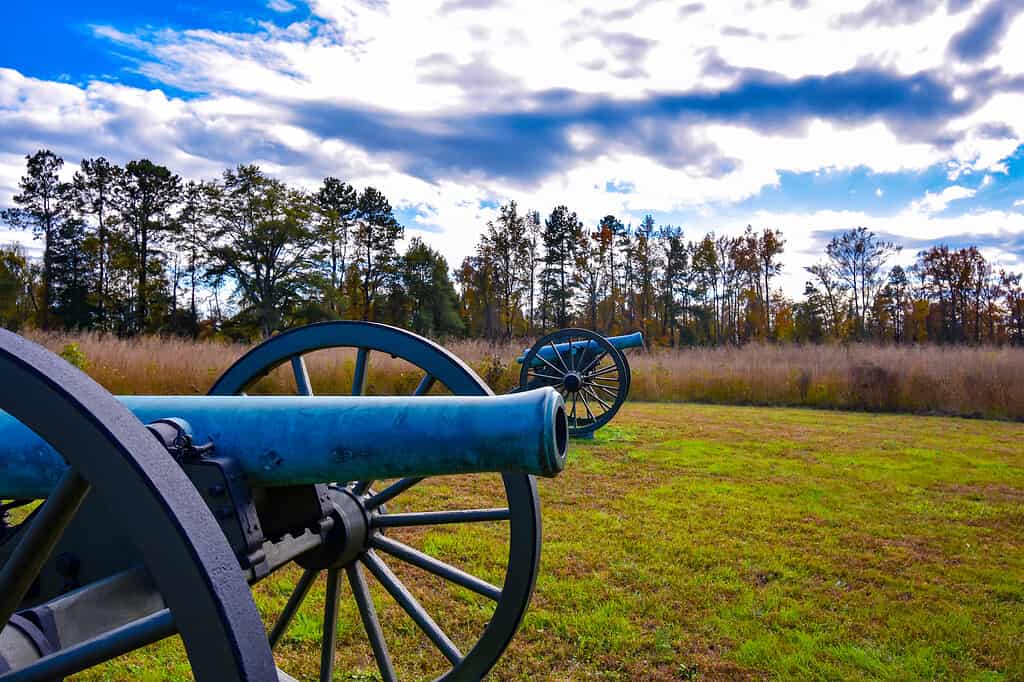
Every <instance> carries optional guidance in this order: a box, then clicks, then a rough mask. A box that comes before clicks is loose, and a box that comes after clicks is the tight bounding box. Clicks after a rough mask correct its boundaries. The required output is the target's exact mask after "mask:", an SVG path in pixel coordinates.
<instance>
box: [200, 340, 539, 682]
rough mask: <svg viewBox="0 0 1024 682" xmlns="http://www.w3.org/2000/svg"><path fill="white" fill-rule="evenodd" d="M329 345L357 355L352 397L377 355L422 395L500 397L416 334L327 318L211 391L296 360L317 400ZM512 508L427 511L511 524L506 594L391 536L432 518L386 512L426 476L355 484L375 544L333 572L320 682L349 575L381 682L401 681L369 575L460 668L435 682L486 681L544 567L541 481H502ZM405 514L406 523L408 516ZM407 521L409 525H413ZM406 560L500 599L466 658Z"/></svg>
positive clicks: (291, 608) (326, 673) (442, 519)
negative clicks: (407, 375)
mask: <svg viewBox="0 0 1024 682" xmlns="http://www.w3.org/2000/svg"><path fill="white" fill-rule="evenodd" d="M327 348H353V349H356V351H357V354H356V364H355V370H354V377H353V387H352V394H353V395H363V394H364V393H365V388H366V384H367V368H368V366H369V356H370V354H371V353H383V354H386V355H389V356H391V357H395V358H400V359H402V360H405V361H406V362H409V363H410V364H412V365H414V366H415V367H417V368H419V369H420V370H422V371H423V373H424V375H423V378H422V380H421V381H420V383H419V385H418V386H417V388H416V390H415V391H414V393H413V395H424V394H426V393H427V392H429V391H430V390H431V388H432V387H433V386H434V385H435V384H440V385H442V386H444V387H446V388H447V389H448V390H449V391H451V393H453V394H455V395H493V393H492V391H491V390H490V388H488V386H487V384H486V383H484V381H483V380H482V379H481V378H480V377H479V376H477V375H476V373H475V372H473V370H472V369H470V368H469V367H468V366H467V365H466V364H465V363H463V362H462V361H461V360H459V358H457V357H456V356H454V355H453V354H451V353H450V352H448V351H447V350H445V349H444V348H442V347H441V346H439V345H437V344H435V343H433V342H432V341H430V340H428V339H425V338H423V337H421V336H418V335H416V334H413V333H411V332H407V331H404V330H402V329H398V328H395V327H390V326H388V325H383V324H377V323H372V322H353V321H338V322H322V323H318V324H312V325H308V326H306V327H301V328H298V329H293V330H291V331H288V332H285V333H283V334H280V335H278V336H275V337H273V338H272V339H269V340H268V341H266V342H264V343H263V344H261V345H259V346H257V347H255V348H253V349H252V350H251V351H249V352H248V353H247V354H246V355H244V356H243V357H242V358H240V359H239V360H238V361H237V362H236V363H235V364H234V365H233V366H232V367H230V368H229V369H228V370H227V371H226V372H225V373H224V374H223V375H222V376H221V377H220V378H219V379H218V380H217V382H216V383H215V384H214V386H213V388H212V389H210V394H211V395H236V394H240V393H243V392H245V391H246V390H247V389H248V388H249V387H250V386H252V385H253V384H255V383H256V382H257V381H258V380H259V379H260V378H262V377H263V376H266V374H267V373H269V372H270V371H271V370H273V369H274V368H275V367H278V366H280V365H283V364H284V363H290V365H291V370H292V372H293V374H294V377H295V383H296V387H297V389H298V392H299V393H300V394H302V395H313V390H312V387H311V384H310V380H309V374H308V371H307V369H306V364H305V360H304V359H303V356H304V355H305V354H308V353H311V352H313V351H317V350H322V349H327ZM501 479H502V483H503V487H504V493H505V497H506V500H507V508H504V509H474V510H461V511H443V512H428V515H432V518H431V519H430V521H431V522H432V523H444V524H450V523H462V522H465V523H478V522H495V521H497V522H507V523H508V524H509V547H508V564H507V568H506V573H505V579H504V583H503V585H502V586H501V587H500V588H498V587H496V586H493V585H490V584H488V583H486V582H484V581H482V580H480V579H478V578H476V577H475V576H472V575H469V574H467V573H464V572H463V571H461V570H460V569H457V568H455V567H452V566H449V565H448V564H445V563H443V562H441V561H439V560H438V559H435V558H433V557H431V556H429V555H426V554H425V553H423V552H421V551H420V550H417V549H414V548H412V547H409V546H407V545H404V544H403V543H401V542H398V541H396V540H394V539H391V538H388V537H387V536H385V535H384V534H383V532H382V531H383V530H384V529H385V528H388V527H397V526H403V525H413V524H415V525H421V524H422V523H423V522H424V517H422V516H421V517H419V518H418V519H411V516H412V515H399V514H393V515H391V517H392V518H389V515H388V514H387V513H386V510H385V509H384V508H383V507H382V506H380V503H381V502H384V501H386V500H391V499H394V498H395V497H396V496H397V495H399V494H401V492H403V491H405V490H406V489H408V488H410V487H412V486H413V485H415V484H416V483H417V482H418V481H419V479H402V480H399V481H398V482H396V483H393V484H392V485H390V486H388V487H387V488H385V489H384V490H382V491H380V492H374V491H373V490H371V487H370V486H371V485H372V483H373V482H372V481H357V482H349V483H348V484H347V485H346V487H347V489H348V490H349V491H351V492H352V493H354V494H355V495H357V496H359V497H360V499H361V500H363V503H364V505H368V506H371V507H375V508H376V513H375V514H373V515H372V516H371V519H372V521H371V524H372V525H371V528H370V539H369V543H368V544H369V547H368V548H367V549H366V551H365V552H363V553H362V554H360V555H359V556H358V557H356V559H355V560H353V561H351V562H350V563H349V564H348V565H346V566H344V567H343V569H338V568H330V569H328V570H327V573H328V575H327V581H328V582H327V603H326V604H325V608H324V623H325V626H324V633H325V636H324V638H323V642H322V645H321V647H322V652H321V653H322V655H321V671H320V679H321V680H330V679H331V677H332V675H333V666H334V655H333V654H334V636H333V633H334V632H335V630H336V624H337V612H338V609H337V601H336V600H337V598H338V594H339V593H340V591H341V590H340V587H341V579H342V573H344V574H345V575H346V576H347V578H348V581H349V584H350V586H351V589H352V594H353V597H354V599H355V601H356V605H357V607H358V609H359V612H360V616H361V618H362V622H363V627H364V629H365V630H366V633H367V636H368V638H369V641H370V645H371V647H372V650H373V654H374V658H375V659H376V661H377V666H378V668H379V670H380V674H381V677H382V678H383V679H384V680H385V682H388V681H390V680H396V679H397V676H396V673H395V669H394V664H393V661H392V654H391V653H390V652H389V650H388V648H387V643H386V641H385V637H384V633H383V632H382V629H381V625H380V622H379V620H378V618H377V616H376V613H375V609H374V605H373V599H372V598H371V597H370V593H369V591H368V589H367V582H366V573H365V571H364V569H368V570H369V572H370V574H372V575H373V577H375V578H376V579H377V580H378V581H379V582H381V583H382V585H383V586H384V587H385V588H386V589H387V591H388V592H389V594H390V595H391V596H392V597H393V598H394V599H395V601H397V602H398V603H399V605H400V606H401V607H402V608H403V609H404V610H405V611H406V612H407V613H408V614H409V616H410V617H411V618H412V619H413V620H414V621H415V622H416V624H417V625H418V626H419V627H420V629H421V630H423V632H424V633H425V634H426V635H427V636H428V637H429V638H430V639H431V641H433V643H434V644H435V646H437V648H438V649H439V650H440V651H441V653H442V654H443V655H444V656H445V658H447V659H448V661H449V662H450V664H451V666H452V667H451V668H450V669H449V670H448V671H447V672H446V673H444V674H442V675H440V676H439V677H438V678H436V679H437V680H438V681H441V680H443V681H445V682H449V681H455V680H466V681H469V680H479V679H481V678H482V677H483V676H484V675H486V674H487V672H488V671H489V670H490V669H491V668H492V667H493V666H494V664H495V663H496V662H497V661H498V658H499V657H500V656H501V654H502V653H503V652H504V651H505V649H506V648H507V647H508V645H509V642H510V641H511V639H512V637H513V636H514V635H515V632H516V630H517V629H518V627H519V624H520V622H521V621H522V618H523V615H524V613H525V612H526V608H527V605H528V604H529V601H530V597H531V595H532V593H533V586H534V581H535V580H536V576H537V569H538V564H539V561H540V544H541V521H540V506H539V502H538V497H537V489H536V484H535V482H534V479H533V477H532V476H526V475H519V474H514V475H510V474H506V475H502V476H501ZM402 517H404V519H403V518H402ZM406 519H408V524H407V523H406ZM381 554H387V555H388V556H389V558H392V559H398V560H400V561H403V562H405V563H408V564H411V565H414V566H417V567H418V568H420V569H423V570H425V571H428V572H430V573H433V574H434V575H436V576H440V577H442V578H445V579H447V580H449V581H451V582H453V583H455V584H458V585H461V586H463V587H466V588H467V589H470V590H472V591H474V592H477V593H479V594H482V595H484V596H487V597H489V598H490V599H492V600H494V601H496V603H497V604H496V607H495V610H494V612H493V614H492V615H491V617H490V620H489V621H488V622H487V624H486V627H485V628H484V629H483V633H482V635H481V636H480V638H479V640H477V642H476V644H475V645H474V646H473V647H472V649H470V650H469V651H468V652H466V653H465V654H463V653H462V652H460V651H459V650H458V649H457V647H456V646H455V645H454V644H453V643H452V642H451V640H450V639H449V638H448V636H447V635H446V634H445V633H444V631H443V630H442V629H441V627H440V626H439V625H437V623H436V622H434V621H433V619H432V618H431V617H430V616H429V615H428V614H427V612H426V611H425V610H424V609H423V607H422V606H421V605H420V604H419V602H417V600H416V598H415V597H414V596H413V595H412V594H411V593H410V592H409V590H408V589H407V588H406V587H405V586H404V585H403V584H402V583H401V581H400V580H399V579H398V578H397V576H395V575H394V574H393V573H392V572H391V570H390V569H389V568H388V566H387V564H386V563H385V562H384V561H383V559H382V558H381ZM318 573H319V571H318V570H317V569H307V570H306V572H305V574H304V575H303V576H302V578H301V579H300V581H299V583H298V584H297V585H296V587H295V591H294V593H293V594H292V597H291V598H290V599H289V601H288V604H287V605H286V606H285V609H284V612H283V613H282V614H281V616H280V617H279V618H278V621H277V623H276V624H275V625H274V627H273V629H272V631H271V644H272V645H273V644H276V643H277V641H278V639H279V638H280V636H281V634H282V633H283V632H284V630H285V629H286V628H287V627H288V624H289V622H290V621H291V618H292V617H293V616H294V615H295V612H296V611H297V610H298V608H299V606H300V605H301V603H302V600H303V598H304V596H305V594H306V591H308V589H309V586H310V584H311V583H312V582H313V580H314V579H315V578H316V577H317V574H318Z"/></svg>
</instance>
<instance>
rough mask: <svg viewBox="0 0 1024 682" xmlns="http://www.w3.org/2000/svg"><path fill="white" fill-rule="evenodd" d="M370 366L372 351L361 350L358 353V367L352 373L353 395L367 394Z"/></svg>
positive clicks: (367, 349)
mask: <svg viewBox="0 0 1024 682" xmlns="http://www.w3.org/2000/svg"><path fill="white" fill-rule="evenodd" d="M369 364H370V349H369V348H360V349H359V350H358V351H357V352H356V366H355V370H354V371H353V372H352V395H363V394H364V393H366V369H367V366H368V365H369Z"/></svg>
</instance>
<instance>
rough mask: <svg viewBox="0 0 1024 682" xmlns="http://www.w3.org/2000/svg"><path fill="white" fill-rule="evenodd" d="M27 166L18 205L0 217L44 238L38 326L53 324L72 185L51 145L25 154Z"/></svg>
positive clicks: (19, 185) (16, 199) (70, 206)
mask: <svg viewBox="0 0 1024 682" xmlns="http://www.w3.org/2000/svg"><path fill="white" fill-rule="evenodd" d="M25 160H26V161H27V170H26V173H25V175H24V176H22V178H21V180H20V181H19V182H18V188H19V189H20V190H21V191H20V192H19V193H18V194H16V195H14V203H16V204H18V206H19V208H13V209H6V210H4V211H3V212H2V213H0V219H2V220H3V221H4V222H6V223H8V224H10V225H12V226H14V227H16V228H19V229H30V230H32V234H33V236H34V237H35V238H36V239H42V240H43V269H42V287H43V301H42V307H41V309H40V310H39V326H40V327H42V328H43V329H49V328H50V327H51V326H52V311H53V309H54V304H55V293H56V292H55V287H54V282H53V257H54V253H55V251H56V249H57V247H58V244H57V240H58V238H59V237H60V228H61V225H62V224H63V223H64V221H65V220H67V219H68V218H69V217H70V214H71V209H72V204H71V202H70V201H69V186H68V185H67V183H64V182H61V181H60V178H59V177H58V173H59V172H60V169H61V167H63V166H64V160H63V159H62V158H60V157H59V156H57V155H56V154H54V153H53V152H51V151H50V150H49V149H41V150H39V151H37V152H36V153H35V154H31V155H29V156H26V157H25Z"/></svg>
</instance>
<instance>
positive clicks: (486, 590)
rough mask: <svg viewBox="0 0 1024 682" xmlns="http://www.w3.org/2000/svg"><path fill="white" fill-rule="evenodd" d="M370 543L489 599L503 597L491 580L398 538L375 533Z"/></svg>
mask: <svg viewBox="0 0 1024 682" xmlns="http://www.w3.org/2000/svg"><path fill="white" fill-rule="evenodd" d="M370 544H371V545H372V546H373V547H374V548H375V549H379V550H381V551H382V552H387V553H388V554H390V555H391V556H393V557H395V558H397V559H401V560H402V561H404V562H405V563H407V564H412V565H413V566H416V567H417V568H422V569H423V570H424V571H427V572H428V573H433V574H434V575H436V576H439V577H441V578H444V579H445V580H448V581H451V582H453V583H455V584H456V585H460V586H462V587H465V588H466V589H467V590H471V591H473V592H476V593H477V594H480V595H483V596H485V597H487V598H488V599H493V600H494V601H499V600H500V599H501V590H500V589H499V588H497V587H495V586H494V585H492V584H490V583H489V582H487V581H485V580H481V579H480V578H477V577H476V576H475V575H471V574H469V573H466V572H465V571H463V570H461V569H458V568H455V567H454V566H451V565H449V564H446V563H445V562H443V561H441V560H439V559H435V558H434V557H432V556H430V555H428V554H424V553H423V552H421V551H419V550H418V549H415V548H413V547H410V546H409V545H406V544H404V543H401V542H398V541H397V540H392V539H391V538H388V537H385V536H383V535H380V534H377V535H375V536H374V537H373V540H371V541H370Z"/></svg>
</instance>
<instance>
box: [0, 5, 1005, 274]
mask: <svg viewBox="0 0 1024 682" xmlns="http://www.w3.org/2000/svg"><path fill="white" fill-rule="evenodd" d="M303 5H304V7H305V6H307V5H308V9H309V11H308V12H306V11H303V12H301V13H300V12H295V9H296V8H297V3H295V2H293V1H291V0H268V1H267V6H268V7H269V8H270V9H272V10H274V11H276V12H279V13H281V15H282V16H281V21H279V23H278V24H265V25H262V26H261V27H260V28H259V29H258V30H254V31H251V32H228V31H221V30H212V29H209V28H204V27H201V26H196V27H189V28H185V29H178V28H166V27H159V26H156V27H146V28H143V29H138V28H136V27H132V26H122V25H118V24H116V23H115V24H114V25H98V26H94V28H93V38H92V39H94V40H98V41H102V42H104V43H105V44H107V45H109V46H110V47H111V49H114V50H117V51H118V52H119V53H124V54H126V55H128V56H129V57H130V61H127V62H126V68H130V69H135V70H137V71H139V72H141V73H142V74H143V75H145V76H148V77H149V78H150V79H151V80H152V81H153V82H154V83H155V86H154V87H153V88H152V89H149V90H146V89H141V88H134V87H128V86H125V85H120V84H118V83H111V82H101V81H92V82H90V81H89V80H88V79H84V80H83V81H82V84H80V85H72V84H67V83H56V82H52V81H46V80H40V79H35V78H30V77H28V76H26V75H24V74H22V73H19V72H17V71H13V70H11V69H2V68H0V204H6V203H8V202H9V200H10V196H11V195H12V193H13V191H14V187H15V185H16V182H17V177H18V175H19V174H20V172H21V170H22V168H23V158H22V157H23V155H24V154H25V153H26V152H28V151H32V150H33V149H35V148H37V147H44V146H46V147H52V148H54V149H56V150H58V151H60V152H61V153H62V154H64V155H65V157H66V158H68V159H69V161H77V160H78V159H80V158H82V157H86V156H91V155H95V154H105V155H107V156H109V157H111V158H113V159H114V160H117V161H126V160H128V158H134V157H139V156H149V157H151V158H154V159H155V160H158V161H160V162H162V163H166V164H168V165H170V166H172V167H174V168H175V169H177V170H179V171H180V172H183V173H185V174H187V175H190V176H193V177H209V176H211V175H214V174H216V173H218V172H220V171H221V170H222V169H223V168H224V167H225V166H229V165H232V164H234V163H238V162H256V163H259V164H261V165H262V166H263V167H264V168H266V169H267V170H269V171H270V172H273V173H276V174H278V175H280V176H281V177H283V178H285V179H288V180H289V181H292V182H297V183H301V184H304V185H306V186H310V187H312V186H313V185H315V184H316V183H317V182H318V181H319V179H320V178H322V177H323V176H324V175H327V174H331V175H336V176H341V177H344V178H346V179H347V180H350V181H352V182H354V183H356V184H362V185H365V184H373V185H375V186H378V187H380V188H381V189H383V190H384V191H385V192H386V193H387V195H388V196H389V197H391V199H392V201H393V203H394V204H395V205H396V206H398V207H400V208H402V209H403V210H404V211H406V214H407V215H411V216H413V218H412V221H411V223H410V228H411V229H412V230H414V231H423V232H430V233H432V234H431V237H430V240H431V242H432V243H435V244H438V245H439V246H441V248H442V249H443V250H444V252H445V253H446V255H448V257H449V260H450V261H452V262H456V261H458V260H459V259H461V256H462V255H464V254H466V253H468V252H469V250H470V248H471V244H470V243H469V242H470V241H471V239H467V238H466V235H474V236H475V234H476V232H477V231H478V229H479V226H480V225H481V224H482V223H483V222H484V221H486V220H487V219H488V218H490V217H491V216H492V215H493V208H489V207H491V206H493V205H494V204H495V202H500V201H503V200H507V199H516V200H518V201H520V203H521V204H523V205H524V206H528V207H536V208H539V209H542V210H548V209H549V208H550V207H551V206H553V205H556V204H559V203H566V204H569V205H571V206H572V207H573V209H574V210H577V211H579V213H580V214H581V215H582V216H584V218H585V219H586V220H588V221H590V220H597V219H599V218H600V217H601V216H602V215H604V214H606V213H616V214H619V215H622V216H623V217H624V218H625V219H626V220H627V221H628V220H633V221H634V222H635V221H636V220H637V219H639V218H640V217H641V216H642V214H643V213H644V212H646V211H658V212H660V213H661V214H664V215H667V216H672V215H676V216H680V218H679V219H680V220H682V216H684V215H685V216H686V217H687V218H688V219H691V220H695V221H696V222H695V223H694V224H702V223H700V222H699V220H697V219H695V218H693V216H703V217H704V218H706V220H707V226H708V227H709V228H715V227H716V225H720V224H721V222H723V221H725V220H727V219H728V220H731V217H728V209H729V206H730V205H731V204H732V203H735V202H738V201H742V200H744V199H748V198H750V197H753V196H756V195H758V194H759V193H760V192H762V191H764V190H765V189H766V188H771V187H775V186H777V185H778V184H779V182H780V177H781V174H782V173H784V172H813V171H818V170H823V171H824V170H827V171H834V172H841V171H843V170H849V169H860V168H862V169H866V170H867V171H869V172H876V173H891V172H923V171H925V170H926V169H930V168H934V167H936V166H938V167H940V168H942V167H944V168H945V169H946V171H947V173H948V177H949V179H950V182H953V183H958V184H954V185H952V186H951V187H946V188H944V189H941V190H940V189H936V190H935V191H933V192H929V193H928V194H925V195H924V196H923V197H921V198H920V199H918V200H917V201H916V202H913V205H912V206H909V207H908V208H907V209H906V211H904V213H905V214H906V216H910V218H908V219H912V221H913V224H915V225H920V224H925V223H928V222H929V221H938V220H946V219H947V218H946V217H944V214H943V213H942V212H943V211H944V210H945V209H946V208H948V207H949V205H950V204H951V203H953V202H956V201H958V200H961V199H965V198H968V197H969V196H971V195H969V194H964V193H965V192H974V191H975V190H972V189H970V188H969V187H967V186H966V185H969V184H972V183H969V182H966V181H964V180H962V178H963V177H965V176H968V175H970V174H972V173H987V174H989V175H990V176H1002V175H1005V174H1006V173H1007V172H1008V167H1007V165H1006V159H1007V157H1009V156H1010V155H1011V154H1012V153H1013V152H1014V150H1015V149H1017V148H1018V147H1019V145H1020V144H1021V143H1022V141H1024V140H1022V138H1021V137H1020V134H1019V133H1018V131H1017V127H1015V126H1016V120H1017V119H1018V118H1019V111H1021V110H1022V109H1024V68H1022V67H1021V66H1020V63H1017V62H1015V60H1014V59H1013V58H1012V57H1013V55H1014V54H1016V53H1014V52H1013V50H1015V49H1018V47H1015V46H1017V45H1018V43H1021V42H1022V41H1019V40H1016V39H1015V38H1014V36H1015V35H1017V33H1015V31H1021V28H1020V24H1021V23H1022V22H1019V21H1015V17H1016V16H1017V12H1018V11H1019V10H1018V8H1017V5H1016V4H1014V3H1011V2H1009V0H989V2H987V3H982V2H980V1H979V2H976V3H971V2H970V1H969V0H901V1H900V2H880V1H879V2H870V3H868V4H866V5H865V4H864V3H862V2H856V1H855V0H836V2H829V3H807V2H801V1H797V0H791V1H790V2H759V3H749V2H742V1H741V0H737V2H736V3H728V2H722V3H687V4H683V5H679V4H677V3H668V2H655V1H653V0H634V1H633V2H631V3H628V4H623V3H622V2H618V1H616V0H592V1H590V2H586V3H584V5H583V6H580V5H577V4H570V3H543V4H536V5H534V4H524V3H509V2H502V1H500V0H423V1H422V2H415V3H411V2H409V3H400V2H392V3H386V2H345V3H343V2H336V1H334V0H309V2H307V3H303ZM293 12H294V15H293V14H292V13H293ZM300 14H301V15H302V16H301V18H297V19H296V20H294V21H291V23H289V21H290V19H291V18H292V17H297V16H298V15H300ZM738 18H742V21H740V20H739V19H738ZM521 27H529V30H526V29H524V28H521ZM866 27H870V29H869V30H864V29H865V28H866ZM753 39H756V40H757V47H756V48H755V49H752V48H751V45H752V44H753V43H752V40H753ZM1004 48H1005V49H1004ZM1008 55H1009V56H1008ZM171 92H176V93H185V96H179V97H175V96H171V95H170V94H168V93H171ZM874 189H875V188H874V186H873V185H872V186H868V187H867V188H866V189H865V190H864V191H865V193H870V192H872V191H874ZM877 189H878V193H877V195H876V197H877V199H878V200H879V201H878V202H877V203H878V204H879V205H881V204H884V203H886V202H887V201H889V196H890V195H891V193H889V192H886V191H885V188H884V187H878V188H877ZM883 198H884V199H885V201H882V199H883ZM1012 215H1013V216H1018V217H1019V215H1020V213H1019V212H1016V211H1015V212H1013V213H1012ZM763 217H764V219H765V220H769V221H771V220H776V219H778V220H780V221H782V220H785V219H788V218H790V217H791V216H788V215H785V216H772V215H765V216H763ZM805 217H806V216H805ZM833 218H834V219H836V220H846V219H847V218H850V216H847V215H846V214H845V213H843V212H842V211H836V212H833V213H830V214H825V213H821V214H814V219H813V221H811V222H810V223H809V222H808V221H807V220H803V219H801V220H796V221H794V222H793V223H792V226H789V225H786V224H785V222H773V223H772V224H775V225H780V226H784V227H785V228H786V230H787V234H789V233H790V231H792V230H810V229H811V226H814V229H824V228H825V227H829V226H827V225H824V224H823V223H822V222H814V221H825V220H827V219H833ZM861 218H863V220H862V222H861V223H859V224H871V223H872V216H861ZM755 219H757V217H756V216H747V217H745V218H744V219H743V220H742V221H741V220H739V219H736V220H735V222H736V224H737V225H739V224H740V223H741V222H742V224H746V222H750V221H753V220H755ZM850 219H852V218H850ZM1000 219H1002V218H1000ZM1018 225H1019V223H1013V222H1011V223H1010V224H1009V226H1008V227H1006V229H1017V228H1016V227H1015V226H1018ZM716 229H717V228H716ZM894 229H896V228H894ZM950 229H952V228H950ZM957 229H958V230H959V232H960V233H965V234H966V233H969V232H970V230H969V229H967V228H966V227H965V226H964V225H958V227H957ZM895 233H898V234H899V233H900V232H898V230H897V232H895ZM805 236H806V235H804V234H803V233H801V234H800V235H793V236H792V237H791V239H792V240H793V244H794V249H796V245H797V244H798V243H799V242H800V241H801V240H803V239H804V238H805Z"/></svg>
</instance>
